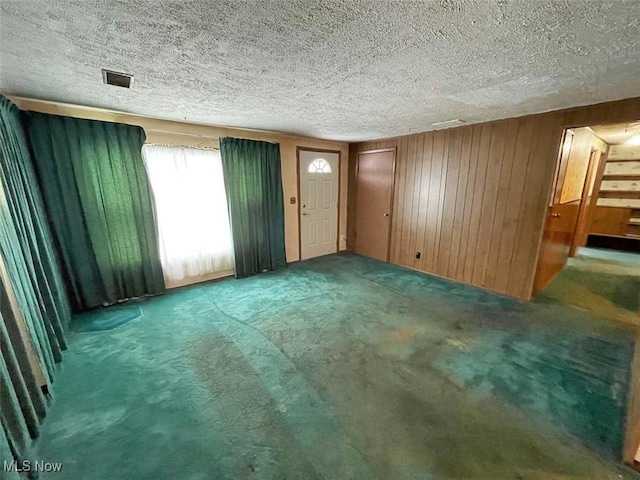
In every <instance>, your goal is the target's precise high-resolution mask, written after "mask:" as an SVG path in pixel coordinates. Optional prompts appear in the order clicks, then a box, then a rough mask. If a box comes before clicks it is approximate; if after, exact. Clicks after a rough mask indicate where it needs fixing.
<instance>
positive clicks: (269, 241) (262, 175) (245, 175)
mask: <svg viewBox="0 0 640 480" xmlns="http://www.w3.org/2000/svg"><path fill="white" fill-rule="evenodd" d="M220 155H221V157H222V168H223V172H224V183H225V187H226V190H227V201H228V203H229V216H230V218H231V230H232V234H233V248H234V253H235V262H236V277H237V278H243V277H247V276H249V275H254V274H256V273H259V272H264V271H266V270H275V269H277V268H281V267H284V266H285V265H286V257H285V243H284V200H283V195H282V173H281V170H280V145H278V144H277V143H275V144H274V143H267V142H258V141H254V140H245V139H239V138H231V137H226V138H221V139H220Z"/></svg>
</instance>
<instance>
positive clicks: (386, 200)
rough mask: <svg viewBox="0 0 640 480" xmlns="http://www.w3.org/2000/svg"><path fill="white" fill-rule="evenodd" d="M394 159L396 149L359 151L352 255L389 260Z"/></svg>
mask: <svg viewBox="0 0 640 480" xmlns="http://www.w3.org/2000/svg"><path fill="white" fill-rule="evenodd" d="M395 158H396V151H395V148H393V149H384V150H374V151H370V152H362V153H359V154H358V161H357V162H358V163H357V165H356V169H357V170H356V234H355V252H356V253H358V254H360V255H365V256H367V257H372V258H377V259H378V260H382V261H385V262H386V261H388V260H389V234H390V229H391V215H392V211H391V208H392V202H393V178H394V168H395Z"/></svg>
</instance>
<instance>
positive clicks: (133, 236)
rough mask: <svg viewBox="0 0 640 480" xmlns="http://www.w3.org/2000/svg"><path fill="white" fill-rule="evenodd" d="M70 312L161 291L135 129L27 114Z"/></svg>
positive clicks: (150, 203)
mask: <svg viewBox="0 0 640 480" xmlns="http://www.w3.org/2000/svg"><path fill="white" fill-rule="evenodd" d="M25 123H26V125H27V131H28V134H29V141H30V143H31V149H32V153H33V159H34V163H35V167H36V173H37V175H38V179H39V182H40V188H41V190H42V194H43V197H44V200H45V206H46V209H47V213H48V216H49V220H50V222H51V225H52V227H53V232H54V236H55V240H56V245H57V247H58V249H59V251H60V256H61V261H62V267H63V271H64V274H65V280H66V283H67V288H68V291H69V294H70V299H71V303H72V307H73V309H74V310H75V311H82V310H86V309H87V308H91V307H96V306H99V305H105V304H112V303H114V302H117V301H119V300H123V299H126V298H131V297H138V296H142V295H147V294H155V293H161V292H163V291H164V280H163V277H162V269H161V265H160V256H159V253H158V241H157V229H156V223H155V215H154V210H153V201H152V197H151V189H150V187H149V181H148V178H147V173H146V170H145V168H144V163H143V161H142V154H141V149H142V145H143V144H144V141H145V134H144V130H143V129H142V128H140V127H136V126H130V125H123V124H116V123H110V122H100V121H94V120H83V119H76V118H70V117H61V116H57V115H46V114H41V113H33V112H26V113H25Z"/></svg>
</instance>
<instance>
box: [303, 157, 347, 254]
mask: <svg viewBox="0 0 640 480" xmlns="http://www.w3.org/2000/svg"><path fill="white" fill-rule="evenodd" d="M299 159H300V160H299V161H300V248H301V251H300V259H301V260H306V259H307V258H313V257H319V256H320V255H328V254H330V253H335V252H337V251H338V244H337V243H338V168H339V167H340V166H339V154H338V153H328V152H313V151H308V150H300V152H299Z"/></svg>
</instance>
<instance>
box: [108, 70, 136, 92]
mask: <svg viewBox="0 0 640 480" xmlns="http://www.w3.org/2000/svg"><path fill="white" fill-rule="evenodd" d="M102 81H103V83H105V84H107V85H115V86H116V87H124V88H131V85H133V75H129V74H128V73H120V72H114V71H113V70H106V69H104V68H103V69H102Z"/></svg>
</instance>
